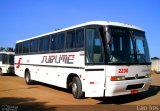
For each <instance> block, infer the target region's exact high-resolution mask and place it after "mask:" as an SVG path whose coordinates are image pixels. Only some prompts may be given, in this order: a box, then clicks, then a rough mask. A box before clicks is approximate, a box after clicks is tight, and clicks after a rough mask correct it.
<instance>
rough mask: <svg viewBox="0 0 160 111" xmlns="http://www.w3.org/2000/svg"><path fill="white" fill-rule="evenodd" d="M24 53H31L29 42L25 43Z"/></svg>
mask: <svg viewBox="0 0 160 111" xmlns="http://www.w3.org/2000/svg"><path fill="white" fill-rule="evenodd" d="M23 53H29V41H26V42H24V43H23Z"/></svg>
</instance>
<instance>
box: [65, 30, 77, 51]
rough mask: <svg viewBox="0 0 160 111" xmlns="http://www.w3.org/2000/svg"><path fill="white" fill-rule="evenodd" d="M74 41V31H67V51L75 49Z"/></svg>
mask: <svg viewBox="0 0 160 111" xmlns="http://www.w3.org/2000/svg"><path fill="white" fill-rule="evenodd" d="M75 39H76V36H75V31H74V30H72V31H68V32H67V37H66V48H67V49H72V48H75Z"/></svg>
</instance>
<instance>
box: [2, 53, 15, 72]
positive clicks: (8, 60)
mask: <svg viewBox="0 0 160 111" xmlns="http://www.w3.org/2000/svg"><path fill="white" fill-rule="evenodd" d="M14 54H15V53H14V52H0V75H3V74H5V73H14Z"/></svg>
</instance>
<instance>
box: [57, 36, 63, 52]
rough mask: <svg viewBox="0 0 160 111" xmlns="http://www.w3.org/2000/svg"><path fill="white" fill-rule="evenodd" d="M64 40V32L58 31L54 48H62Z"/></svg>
mask: <svg viewBox="0 0 160 111" xmlns="http://www.w3.org/2000/svg"><path fill="white" fill-rule="evenodd" d="M64 41H65V34H64V33H60V34H58V35H57V37H56V49H57V50H61V49H64Z"/></svg>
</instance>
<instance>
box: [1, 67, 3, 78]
mask: <svg viewBox="0 0 160 111" xmlns="http://www.w3.org/2000/svg"><path fill="white" fill-rule="evenodd" d="M2 75H3V72H2V68H0V76H2Z"/></svg>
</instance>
